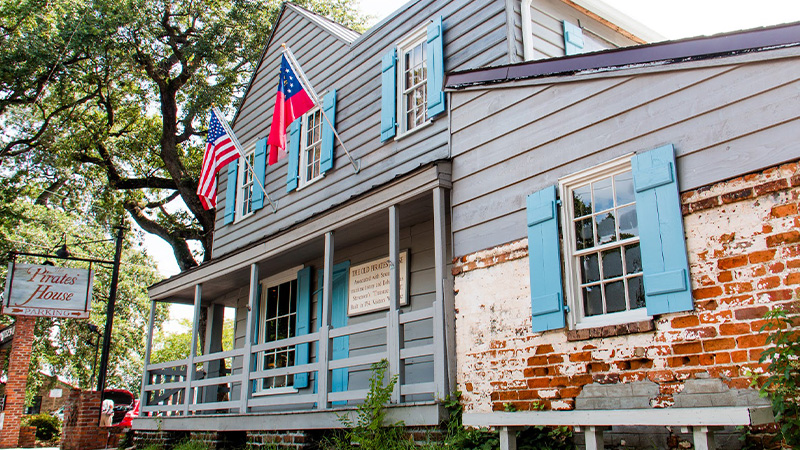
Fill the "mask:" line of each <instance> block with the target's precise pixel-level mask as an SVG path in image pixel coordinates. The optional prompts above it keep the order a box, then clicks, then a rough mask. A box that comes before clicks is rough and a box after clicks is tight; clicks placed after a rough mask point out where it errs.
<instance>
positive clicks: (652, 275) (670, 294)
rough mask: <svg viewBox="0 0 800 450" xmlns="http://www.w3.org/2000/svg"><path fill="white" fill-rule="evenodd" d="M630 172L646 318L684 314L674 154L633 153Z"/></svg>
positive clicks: (686, 284)
mask: <svg viewBox="0 0 800 450" xmlns="http://www.w3.org/2000/svg"><path fill="white" fill-rule="evenodd" d="M631 169H632V171H633V184H634V188H635V191H636V194H635V195H636V216H637V219H638V220H639V241H640V243H639V245H640V248H641V252H642V270H643V272H644V280H643V281H644V290H645V303H646V304H647V313H648V314H649V315H651V316H654V315H656V314H664V313H669V312H678V311H690V310H692V309H693V308H694V305H693V301H692V291H691V283H690V281H689V262H688V259H687V257H686V240H685V237H684V233H683V215H682V214H681V204H680V194H679V192H678V172H677V170H676V166H675V149H674V148H673V147H672V145H671V144H670V145H665V146H663V147H659V148H657V149H655V150H650V151H647V152H644V153H640V154H637V155H635V156H634V157H633V158H632V159H631Z"/></svg>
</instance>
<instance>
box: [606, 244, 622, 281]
mask: <svg viewBox="0 0 800 450" xmlns="http://www.w3.org/2000/svg"><path fill="white" fill-rule="evenodd" d="M621 276H622V253H620V249H619V248H614V249H611V250H606V251H604V252H603V279H605V280H607V279H609V278H616V277H621Z"/></svg>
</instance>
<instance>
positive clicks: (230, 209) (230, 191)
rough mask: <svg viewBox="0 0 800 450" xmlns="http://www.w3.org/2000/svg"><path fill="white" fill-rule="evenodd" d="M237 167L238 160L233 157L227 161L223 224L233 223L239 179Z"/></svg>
mask: <svg viewBox="0 0 800 450" xmlns="http://www.w3.org/2000/svg"><path fill="white" fill-rule="evenodd" d="M238 167H239V160H238V159H234V160H233V161H231V162H230V163H228V186H227V187H226V188H225V221H224V222H223V223H224V224H225V225H227V224H229V223H233V219H235V218H236V191H237V190H238V187H239V183H238V181H239V179H238V177H237V176H236V171H237V169H238Z"/></svg>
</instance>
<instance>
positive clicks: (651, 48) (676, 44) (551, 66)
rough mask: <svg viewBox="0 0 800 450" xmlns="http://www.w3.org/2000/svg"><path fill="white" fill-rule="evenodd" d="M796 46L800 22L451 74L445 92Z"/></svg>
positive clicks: (799, 35) (446, 82) (446, 80)
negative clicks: (508, 82)
mask: <svg viewBox="0 0 800 450" xmlns="http://www.w3.org/2000/svg"><path fill="white" fill-rule="evenodd" d="M798 44H800V22H796V23H792V24H787V25H779V26H775V27H769V28H756V29H753V30H747V31H737V32H733V33H725V34H718V35H715V36H710V37H700V38H688V39H682V40H679V41H667V42H661V43H656V44H645V45H637V46H634V47H625V48H619V49H613V50H605V51H601V52H595V53H586V54H583V55H575V56H567V57H562V58H552V59H546V60H541V61H532V62H525V63H519V64H512V65H506V66H501V67H493V68H489V69H476V70H465V71H461V72H453V73H450V74H448V75H447V77H446V79H445V87H446V88H448V89H461V88H465V87H469V86H479V85H486V84H495V83H502V82H506V81H512V80H522V79H527V78H539V77H546V76H553V75H566V74H573V73H578V72H583V71H588V70H598V69H604V68H613V67H622V66H631V65H641V64H648V63H656V62H665V63H676V62H683V61H690V60H695V59H708V58H713V57H719V56H729V55H733V54H738V53H744V52H748V51H756V50H759V49H765V48H770V47H778V46H787V45H798Z"/></svg>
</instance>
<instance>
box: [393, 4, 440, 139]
mask: <svg viewBox="0 0 800 450" xmlns="http://www.w3.org/2000/svg"><path fill="white" fill-rule="evenodd" d="M443 30H444V28H443V25H442V18H441V17H437V18H436V19H434V20H433V21H432V22H431V23H430V24H429V25H428V26H427V27H426V28H422V29H418V30H417V31H415V32H414V33H412V34H410V35H409V36H408V37H406V38H405V39H403V40H402V41H401V42H400V43H398V44H397V46H396V47H394V48H392V49H391V50H390V51H389V53H386V54H384V55H383V57H382V58H381V142H385V141H387V140H389V139H390V138H393V137H395V136H398V137H401V136H403V135H404V134H406V133H408V132H410V131H413V130H417V129H419V128H420V127H421V126H422V125H424V124H426V123H428V122H430V121H431V120H432V118H433V117H435V116H437V115H439V114H441V113H443V112H444V110H445V104H444V103H445V102H444V90H443V88H444V38H443Z"/></svg>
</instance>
